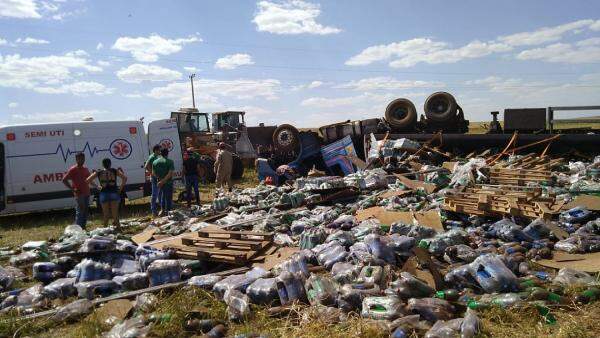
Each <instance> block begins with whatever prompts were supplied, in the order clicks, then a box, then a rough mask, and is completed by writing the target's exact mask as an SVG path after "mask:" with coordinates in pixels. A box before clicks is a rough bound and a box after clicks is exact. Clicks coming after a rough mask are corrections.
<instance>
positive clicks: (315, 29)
mask: <svg viewBox="0 0 600 338" xmlns="http://www.w3.org/2000/svg"><path fill="white" fill-rule="evenodd" d="M319 15H321V6H320V5H318V4H313V3H310V2H306V1H301V0H286V1H283V2H279V3H276V2H270V1H260V2H258V4H257V12H256V14H255V16H254V19H253V20H252V22H254V23H255V24H256V28H257V30H258V31H260V32H269V33H274V34H303V33H306V34H320V35H326V34H336V33H339V32H341V29H339V28H336V27H332V26H323V25H321V24H320V23H317V21H316V19H317V17H318V16H319Z"/></svg>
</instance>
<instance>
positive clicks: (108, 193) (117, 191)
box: [62, 153, 127, 229]
mask: <svg viewBox="0 0 600 338" xmlns="http://www.w3.org/2000/svg"><path fill="white" fill-rule="evenodd" d="M117 178H120V179H121V184H120V185H119V184H117ZM62 181H63V183H64V185H65V186H66V187H67V188H68V189H69V190H71V191H72V192H73V196H74V197H75V202H76V204H75V223H76V224H77V225H79V226H81V227H82V228H85V225H86V223H87V219H88V212H89V206H90V196H91V189H90V185H92V186H93V187H94V188H96V189H98V190H99V193H98V200H99V202H100V205H101V207H102V220H103V222H104V226H107V225H108V221H109V220H110V218H111V217H112V220H113V225H114V226H115V227H116V228H117V229H119V228H120V223H119V204H120V202H121V198H122V196H123V194H124V192H125V184H127V176H126V175H125V172H123V170H122V169H121V168H118V169H115V168H113V167H112V162H111V160H110V159H109V158H105V159H103V160H102V168H101V169H99V170H94V172H92V173H90V171H89V169H88V168H87V167H86V166H85V155H84V154H83V153H77V154H76V155H75V165H73V166H72V167H71V168H69V170H68V171H67V173H66V175H65V176H64V177H63V180H62Z"/></svg>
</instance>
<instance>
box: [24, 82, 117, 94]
mask: <svg viewBox="0 0 600 338" xmlns="http://www.w3.org/2000/svg"><path fill="white" fill-rule="evenodd" d="M34 90H35V91H36V92H38V93H42V94H73V95H77V96H88V95H108V94H111V93H112V92H113V91H114V88H107V87H106V86H104V85H103V84H101V83H98V82H93V81H78V82H73V83H68V84H63V85H61V86H58V87H36V88H35V89H34Z"/></svg>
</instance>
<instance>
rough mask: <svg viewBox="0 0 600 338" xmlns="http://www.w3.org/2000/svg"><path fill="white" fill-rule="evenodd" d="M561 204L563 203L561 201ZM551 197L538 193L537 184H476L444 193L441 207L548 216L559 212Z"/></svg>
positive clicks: (482, 213)
mask: <svg viewBox="0 0 600 338" xmlns="http://www.w3.org/2000/svg"><path fill="white" fill-rule="evenodd" d="M562 204H564V203H562ZM562 204H561V203H557V202H556V201H555V198H554V196H546V197H544V196H542V189H541V188H539V187H521V186H514V185H507V186H502V185H478V186H475V187H473V188H466V189H463V190H462V191H453V192H448V193H447V194H446V196H445V198H444V205H443V209H445V210H449V211H454V212H458V213H465V214H472V215H480V216H490V217H492V216H506V215H512V216H522V217H527V218H543V219H548V218H551V217H552V216H553V215H555V214H557V213H559V212H560V209H561V208H562Z"/></svg>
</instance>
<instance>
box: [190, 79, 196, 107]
mask: <svg viewBox="0 0 600 338" xmlns="http://www.w3.org/2000/svg"><path fill="white" fill-rule="evenodd" d="M195 77H196V74H192V75H190V83H191V84H192V107H194V108H196V99H195V98H194V78H195Z"/></svg>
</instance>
